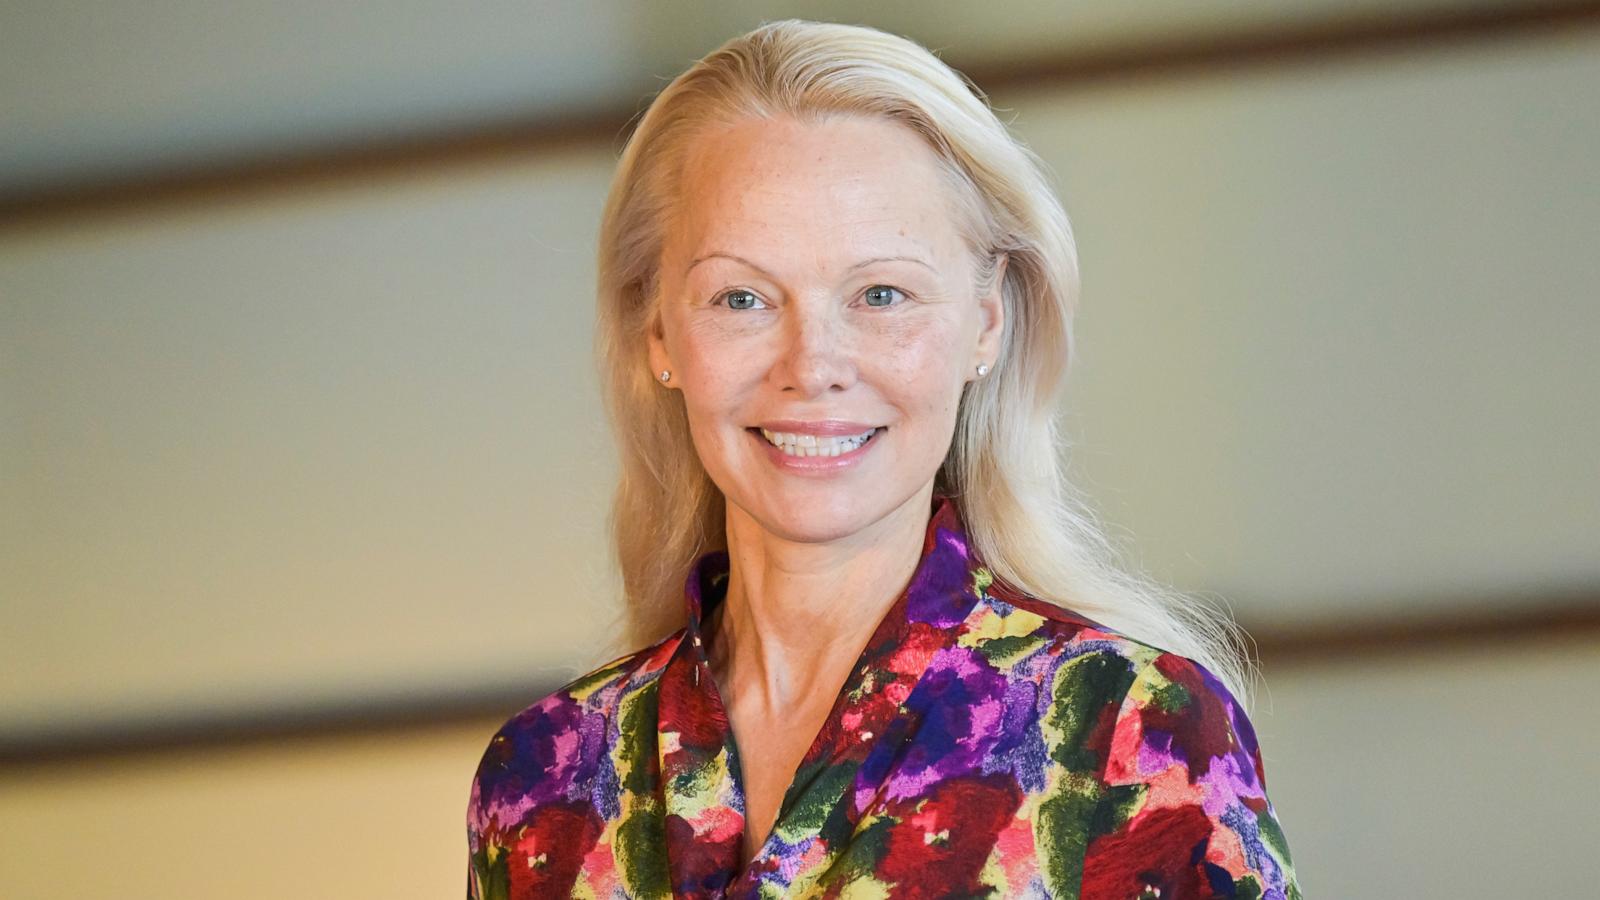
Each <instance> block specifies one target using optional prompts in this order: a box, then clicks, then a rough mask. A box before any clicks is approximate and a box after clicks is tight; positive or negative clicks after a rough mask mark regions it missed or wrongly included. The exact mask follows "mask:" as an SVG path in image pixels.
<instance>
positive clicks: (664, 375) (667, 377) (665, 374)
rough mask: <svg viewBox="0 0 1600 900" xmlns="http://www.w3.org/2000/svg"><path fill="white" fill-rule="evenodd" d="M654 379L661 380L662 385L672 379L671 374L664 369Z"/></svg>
mask: <svg viewBox="0 0 1600 900" xmlns="http://www.w3.org/2000/svg"><path fill="white" fill-rule="evenodd" d="M656 377H658V378H660V379H661V383H662V384H666V383H667V382H668V381H669V380H671V379H672V373H671V372H670V371H668V370H666V369H662V370H661V374H660V375H658V376H656Z"/></svg>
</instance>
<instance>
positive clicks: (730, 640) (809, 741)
mask: <svg viewBox="0 0 1600 900" xmlns="http://www.w3.org/2000/svg"><path fill="white" fill-rule="evenodd" d="M599 270H600V278H599V294H600V296H599V317H600V347H599V351H600V356H601V359H602V360H603V361H604V368H605V375H606V392H607V397H608V399H609V406H610V412H611V415H612V418H613V422H614V425H615V428H616V431H617V435H618V439H619V451H620V455H621V458H622V468H623V475H622V481H621V484H620V485H619V487H618V490H617V494H616V498H615V505H614V510H613V524H614V528H615V537H616V549H617V552H618V556H619V560H620V564H621V568H622V576H623V583H624V585H625V589H626V594H627V601H628V603H629V608H630V610H631V618H632V622H633V625H634V634H633V636H632V638H633V640H634V641H635V642H636V643H635V646H639V645H645V646H644V649H642V650H638V651H637V652H633V653H629V654H628V655H626V656H623V657H622V658H620V659H617V660H616V661H614V662H612V663H610V664H608V665H605V666H603V667H601V668H599V669H597V670H595V671H594V672H592V673H590V674H588V675H585V676H584V677H582V678H580V679H578V680H577V681H574V682H573V683H571V684H569V685H567V686H565V687H563V688H561V689H560V690H558V691H556V692H555V693H553V694H551V695H550V696H549V697H546V698H545V699H543V700H541V701H539V702H538V703H535V704H534V705H532V706H530V707H528V708H527V709H526V710H524V711H522V712H521V713H519V714H517V715H516V716H514V717H513V718H512V719H510V720H509V721H508V722H506V724H505V725H504V726H503V727H502V728H501V729H500V731H499V732H498V733H497V734H496V735H495V736H494V737H493V739H492V740H491V742H490V744H489V747H488V749H487V750H486V752H485V753H484V756H483V759H482V762H481V764H480V766H479V768H478V771H477V775H476V778H475V779H474V782H473V786H472V798H471V804H470V809H469V811H468V826H469V827H468V832H469V844H470V847H469V849H470V858H471V864H470V872H469V878H468V896H469V897H477V898H482V900H489V898H505V897H515V898H523V897H565V896H584V897H669V896H672V897H738V898H745V897H790V896H794V897H799V896H850V897H857V896H860V897H974V896H990V897H1023V896H1026V897H1081V898H1143V897H1161V898H1164V900H1173V898H1193V897H1253V898H1290V897H1298V896H1299V889H1298V887H1297V886H1296V883H1295V878H1294V874H1293V868H1292V864H1291V862H1290V856H1289V850H1288V847H1287V845H1286V842H1285V840H1284V836H1283V834H1282V832H1281V830H1280V829H1279V827H1278V825H1277V823H1276V819H1275V815H1274V811H1273V807H1272V804H1271V803H1270V802H1269V801H1268V799H1267V796H1266V793H1265V790H1264V780H1265V779H1264V774H1263V771H1262V766H1261V756H1260V753H1259V751H1258V749H1257V745H1256V741H1255V736H1254V733H1253V732H1252V730H1251V727H1250V723H1249V720H1248V719H1247V718H1246V715H1245V710H1244V708H1243V706H1242V705H1241V703H1240V700H1239V699H1238V698H1240V697H1242V696H1243V693H1244V691H1243V687H1244V684H1243V679H1244V667H1243V665H1242V664H1241V662H1240V661H1239V660H1238V659H1237V658H1236V656H1235V655H1234V653H1233V651H1232V649H1231V647H1232V645H1231V644H1230V642H1229V640H1228V634H1229V632H1228V630H1227V625H1226V623H1225V622H1223V621H1222V620H1220V619H1216V618H1214V617H1212V616H1211V615H1210V614H1209V612H1208V611H1207V610H1206V609H1205V608H1203V607H1199V606H1197V605H1195V604H1193V603H1192V602H1189V601H1187V600H1186V599H1185V598H1184V597H1182V596H1181V595H1178V594H1175V593H1173V592H1170V591H1166V590H1163V589H1161V588H1160V587H1158V586H1156V585H1153V584H1149V583H1146V582H1144V581H1142V580H1141V579H1138V578H1135V577H1133V576H1131V575H1129V574H1127V573H1125V572H1123V571H1121V570H1119V569H1118V568H1117V567H1116V565H1115V563H1114V561H1113V558H1112V554H1111V553H1110V552H1109V551H1108V549H1107V545H1106V542H1105V541H1104V540H1103V539H1102V537H1101V536H1100V535H1099V533H1098V532H1097V531H1096V529H1095V526H1094V525H1093V522H1092V520H1091V519H1090V517H1089V516H1088V515H1087V514H1085V513H1084V512H1083V510H1082V507H1081V505H1080V504H1079V503H1078V502H1077V501H1076V500H1075V499H1074V497H1073V495H1072V494H1071V493H1070V492H1069V488H1068V486H1067V485H1066V484H1064V483H1063V481H1062V478H1061V475H1060V474H1059V470H1058V468H1057V453H1058V443H1057V434H1056V430H1055V425H1054V414H1055V412H1056V403H1057V398H1058V388H1059V386H1060V382H1061V379H1062V376H1063V374H1064V372H1065V369H1066V365H1067V361H1068V358H1069V352H1070V350H1071V347H1072V331H1071V318H1072V312H1073V308H1074V305H1075V301H1076V294H1077V264H1076V256H1075V250H1074V246H1073V242H1072V237H1071V233H1070V231H1069V229H1068V225H1067V221H1066V217H1065V215H1064V213H1063V212H1062V209H1061V206H1060V204H1059V203H1058V201H1057V200H1056V199H1055V197H1054V196H1053V194H1052V193H1051V190H1050V187H1049V185H1048V183H1047V181H1046V179H1045V177H1044V176H1043V174H1042V172H1041V167H1040V166H1039V165H1038V163H1037V161H1036V160H1035V158H1034V157H1033V156H1032V155H1031V154H1030V153H1029V152H1028V151H1027V150H1026V149H1025V148H1024V147H1022V146H1021V145H1020V144H1019V143H1018V142H1017V141H1015V140H1014V139H1013V138H1012V137H1011V136H1010V135H1009V134H1008V133H1007V131H1006V129H1005V127H1004V126H1003V125H1002V124H1001V123H1000V122H999V121H998V120H997V119H996V118H995V116H994V115H993V113H992V112H991V111H990V109H989V107H988V105H987V103H986V102H985V100H984V99H983V98H982V96H981V95H980V94H978V93H977V92H976V91H975V90H974V89H973V88H972V87H971V86H969V85H968V84H967V83H966V82H965V81H964V80H963V79H962V78H961V76H959V75H958V74H957V73H955V72H953V71H952V70H951V69H949V68H948V67H946V66H945V65H944V64H943V63H941V62H940V61H939V60H938V59H937V58H935V57H934V56H933V55H932V54H931V53H929V52H928V51H927V50H925V49H923V48H921V47H919V46H917V45H916V44H914V43H912V42H910V41H907V40H904V39H902V38H899V37H895V36H892V35H888V34H884V33H882V32H879V31H875V30H872V29H868V28H861V27H853V26H844V25H829V24H818V23H810V22H799V21H784V22H777V23H772V24H769V25H766V26H763V27H761V28H759V29H757V30H755V31H753V32H751V33H749V34H746V35H743V36H741V37H739V38H736V39H734V40H732V41H730V42H729V43H727V44H726V45H724V46H723V47H721V48H720V49H718V50H716V51H715V52H713V53H711V54H710V55H708V56H706V57H705V58H704V59H702V60H700V61H699V62H697V63H696V64H695V65H694V66H693V67H691V68H690V69H689V70H688V71H686V72H685V73H683V74H682V75H680V76H679V77H678V78H677V79H676V80H674V81H673V82H672V83H671V84H670V85H668V86H667V87H666V88H665V89H664V90H663V91H662V92H661V93H660V95H659V96H657V97H656V99H655V101H654V102H653V104H652V105H651V106H650V108H649V110H648V111H647V112H646V113H645V115H644V116H643V118H642V119H641V121H640V122H639V124H638V127H637V129H636V130H635V132H634V133H633V135H632V137H631V139H630V140H629V143H628V145H627V148H626V149H625V151H624V152H623V154H622V159H621V162H620V165H619V167H618V170H617V174H616V178H615V181H614V183H613V186H612V190H611V194H610V197H609V199H608V201H607V204H606V209H605V217H604V222H603V224H602V228H601V237H600V248H599ZM662 635H666V636H665V637H663V636H662Z"/></svg>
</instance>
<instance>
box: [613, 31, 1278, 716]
mask: <svg viewBox="0 0 1600 900" xmlns="http://www.w3.org/2000/svg"><path fill="white" fill-rule="evenodd" d="M831 114H854V115H863V116H873V117H880V118H883V119H888V120H890V121H893V122H896V123H899V124H901V125H904V126H905V127H908V128H910V129H912V130H913V131H915V132H916V133H917V134H919V135H920V136H922V138H923V139H925V140H926V141H927V143H928V144H929V146H931V147H932V148H933V150H934V152H935V153H936V154H937V155H938V158H939V159H940V161H941V162H942V164H943V165H944V167H945V170H946V172H947V174H948V176H949V178H948V180H949V181H950V183H951V185H952V187H953V190H954V191H955V193H954V196H955V197H957V198H958V201H959V204H960V208H961V209H962V210H963V212H964V214H965V218H966V219H967V221H966V222H964V223H962V225H963V227H964V229H965V230H966V236H967V239H968V242H969V245H970V246H971V247H972V248H973V251H974V253H975V254H976V255H977V257H978V259H979V260H980V261H986V262H985V263H984V265H981V266H980V270H981V271H980V281H983V280H984V279H992V278H993V277H994V273H995V271H996V266H995V262H996V261H997V259H998V258H999V255H1000V254H1004V255H1005V256H1006V258H1007V265H1006V266H1005V269H1004V281H1003V283H1002V286H1001V288H1002V297H1003V302H1004V303H1005V309H1006V315H1005V322H1006V327H1005V332H1004V336H1003V338H1002V345H1001V350H1000V354H999V357H998V359H997V360H996V361H995V364H994V367H993V370H992V372H991V373H990V374H989V376H988V377H986V378H983V379H979V380H977V381H974V382H972V383H970V384H969V385H968V386H967V389H966V391H965V393H964V394H963V396H962V399H961V405H960V411H959V413H958V417H957V423H956V430H955V436H954V439H953V441H952V444H951V447H950V451H949V453H948V455H947V456H946V458H945V461H944V463H943V465H942V466H941V467H940V470H939V473H938V475H937V479H936V485H935V487H936V490H937V491H938V492H940V493H946V494H950V495H953V496H955V497H956V498H957V502H958V505H959V507H960V510H961V514H962V518H963V520H964V522H965V523H966V526H967V529H968V532H969V538H970V540H971V541H972V544H973V546H974V549H975V550H976V552H977V553H978V555H979V557H980V558H981V559H982V560H983V561H984V562H985V563H986V564H987V565H988V566H989V568H990V570H991V572H992V573H993V574H994V575H995V577H996V578H999V579H1001V580H1003V581H1005V582H1008V583H1009V584H1011V585H1012V586H1013V587H1015V588H1017V589H1018V590H1020V591H1022V592H1024V593H1027V594H1030V595H1032V596H1035V597H1038V598H1041V599H1044V600H1049V601H1052V602H1055V603H1059V604H1061V605H1063V606H1067V607H1069V608H1071V609H1073V610H1076V611H1077V612H1080V613H1082V614H1083V615H1085V616H1088V617H1090V618H1092V619H1094V620H1096V621H1098V622H1101V623H1103V624H1104V625H1106V626H1107V627H1109V628H1112V629H1114V630H1116V631H1118V632H1121V633H1122V634H1125V635H1127V636H1128V637H1131V638H1134V639H1135V640H1139V641H1143V642H1145V643H1147V644H1151V645H1154V646H1157V647H1160V648H1161V649H1164V650H1170V651H1173V652H1176V653H1179V654H1181V655H1183V656H1186V657H1189V658H1190V659H1192V660H1194V661H1195V662H1198V663H1200V664H1201V665H1203V666H1205V667H1206V668H1208V669H1210V670H1211V671H1212V672H1213V673H1215V674H1216V675H1217V676H1218V677H1219V678H1221V679H1222V681H1223V682H1224V683H1225V684H1226V685H1227V686H1228V687H1229V689H1230V690H1232V691H1233V692H1234V693H1235V694H1236V695H1237V696H1239V697H1240V699H1241V700H1246V701H1247V700H1248V693H1249V686H1250V685H1249V676H1250V667H1249V661H1248V657H1246V656H1244V655H1243V654H1242V653H1241V651H1240V647H1241V646H1242V645H1241V643H1240V641H1239V637H1238V629H1237V626H1235V625H1234V624H1233V623H1232V621H1231V620H1230V619H1229V618H1227V617H1226V616H1225V615H1223V614H1221V613H1220V612H1219V611H1218V610H1217V609H1216V608H1215V607H1213V606H1212V605H1211V604H1209V603H1207V602H1205V601H1203V600H1201V599H1199V598H1195V597H1191V596H1187V595H1184V594H1182V593H1179V592H1177V591H1175V590H1173V589H1171V588H1169V587H1167V586H1165V585H1162V584H1159V583H1157V582H1154V581H1152V580H1150V579H1148V578H1146V577H1144V576H1142V575H1139V574H1136V573H1134V572H1133V571H1130V570H1128V569H1126V568H1124V567H1123V566H1122V565H1120V564H1119V560H1118V554H1117V552H1116V550H1115V548H1114V547H1113V546H1112V545H1111V543H1110V542H1109V541H1108V539H1107V538H1106V536H1105V532H1104V530H1103V529H1102V528H1101V526H1100V525H1099V523H1098V522H1097V520H1096V518H1095V516H1094V514H1093V513H1092V512H1091V510H1090V509H1089V507H1088V505H1087V504H1086V503H1085V502H1084V500H1083V498H1082V497H1081V496H1080V495H1079V493H1078V492H1077V490H1076V489H1075V488H1074V487H1073V486H1072V485H1071V484H1069V483H1068V481H1067V480H1066V479H1065V477H1064V475H1063V472H1062V470H1061V459H1060V456H1059V450H1060V448H1061V446H1062V438H1061V436H1060V434H1059V432H1058V429H1057V424H1056V414H1057V404H1058V400H1059V398H1060V393H1061V389H1062V382H1063V379H1064V377H1065V375H1066V371H1067V366H1068V362H1069V360H1070V359H1071V358H1073V352H1072V347H1073V330H1072V315H1073V313H1074V311H1075V310H1076V307H1077V302H1078V289H1079V288H1078V284H1079V278H1078V258H1077V248H1076V246H1075V244H1074V241H1073V237H1072V231H1071V226H1070V225H1069V223H1068V221H1067V215H1066V212H1065V211H1064V210H1063V209H1062V207H1061V204H1060V202H1059V201H1058V200H1057V199H1056V195H1055V193H1054V191H1053V190H1052V188H1051V185H1050V183H1049V179H1048V177H1047V176H1046V171H1045V167H1044V165H1043V163H1042V162H1041V161H1040V160H1039V158H1038V157H1037V156H1036V155H1035V154H1034V153H1033V152H1032V151H1030V150H1029V149H1028V148H1026V147H1025V146H1023V145H1022V144H1021V143H1020V142H1018V141H1017V140H1016V139H1015V138H1013V137H1012V136H1011V134H1010V133H1009V132H1008V131H1007V129H1006V127H1005V125H1004V124H1003V123H1001V122H1000V120H999V119H997V118H996V117H995V115H994V113H993V111H992V110H991V109H990V107H989V104H988V101H987V98H986V97H985V96H984V95H983V94H982V92H981V91H980V90H979V89H978V88H977V87H976V86H974V85H972V84H971V83H970V82H969V81H967V80H966V79H965V78H964V77H963V76H961V75H960V74H958V73H957V72H956V71H954V70H953V69H951V68H950V67H948V66H946V65H945V64H944V63H943V62H941V61H940V60H939V59H938V58H937V57H936V56H934V55H933V54H932V53H930V52H929V51H928V50H926V49H924V48H923V47H921V46H920V45H918V44H916V43H914V42H912V41H910V40H907V39H905V38H901V37H898V36H895V35H891V34H887V33H885V32H882V31H878V30H876V29H872V28H865V27H860V26H853V25H838V24H828V23H818V22H806V21H800V20H785V21H779V22H771V23H768V24H765V25H763V26H761V27H760V28H757V29H755V30H754V31H751V32H749V33H748V34H744V35H742V36H740V37H737V38H734V39H733V40H731V41H729V42H727V43H726V44H724V45H723V46H721V47H719V48H718V49H716V50H715V51H713V52H712V53H710V54H709V55H707V56H706V57H704V58H703V59H701V60H699V61H698V62H696V63H695V64H694V65H693V66H692V67H690V68H689V69H688V70H687V71H685V72H684V73H683V74H681V75H679V76H678V77H677V78H675V79H673V81H672V82H671V83H670V84H668V85H667V86H666V88H664V89H663V90H662V91H661V92H660V93H659V94H658V95H657V96H656V98H655V99H654V101H653V102H652V103H651V104H650V106H649V108H648V109H647V110H646V111H645V113H644V115H643V117H642V118H641V119H640V120H639V122H638V125H637V127H636V128H635V130H634V131H633V134H632V135H631V137H630V138H629V139H628V142H627V145H626V147H625V148H624V149H623V151H622V156H621V159H620V161H619V164H618V166H617V171H616V175H615V178H614V180H613V182H612V186H611V192H610V195H609V196H608V198H607V200H606V206H605V212H604V217H603V219H602V221H601V226H600V241H599V280H598V290H599V311H598V316H599V321H598V330H597V334H596V342H597V353H598V357H599V360H600V367H601V370H602V372H601V375H602V379H603V381H604V393H605V398H606V404H607V408H608V411H609V413H610V416H611V421H612V426H613V428H615V430H616V435H617V439H618V449H619V454H620V457H621V470H622V471H621V479H620V482H619V483H618V485H617V490H616V496H615V498H614V501H613V506H612V518H611V528H612V532H613V538H614V541H615V550H616V553H617V557H618V562H619V563H620V566H621V571H622V585H623V592H624V594H625V599H626V608H627V613H626V615H627V620H628V626H629V627H628V629H627V631H628V635H627V639H628V640H629V641H631V642H633V643H634V644H635V645H637V644H642V643H647V642H649V641H653V640H657V639H659V638H660V637H661V636H663V635H665V634H666V633H668V632H670V631H672V630H673V629H675V628H678V627H680V626H681V625H682V624H683V615H684V609H683V601H682V591H683V582H684V579H685V578H686V577H687V574H688V571H689V569H690V567H691V565H692V564H693V562H694V560H695V559H696V558H697V557H698V556H699V555H700V554H702V553H704V552H706V551H707V550H711V549H719V548H722V547H723V546H724V545H725V540H726V539H725V536H724V534H723V526H724V519H723V516H724V501H723V497H722V493H721V492H720V491H719V490H718V489H717V487H716V486H715V485H714V484H713V483H712V481H711V479H710V478H709V476H707V474H706V472H705V469H704V468H703V467H702V466H701V464H700V460H699V458H698V456H697V455H696V453H695V450H694V446H693V444H692V443H691V441H690V437H689V428H688V420H687V418H686V416H685V413H684V408H683V403H682V400H681V397H680V395H679V393H678V392H677V391H667V390H662V389H661V387H660V386H659V385H658V384H657V383H656V382H655V379H654V377H653V375H652V373H651V372H650V371H649V365H648V362H647V359H646V356H645V348H646V335H647V331H648V329H649V328H650V327H652V322H653V319H654V316H655V314H656V310H655V302H656V288H657V275H658V266H659V260H660V255H661V247H662V243H663V231H664V229H665V227H667V225H668V223H669V221H670V218H671V204H672V202H673V200H674V197H675V187H676V185H675V179H676V177H677V175H678V172H679V168H680V164H681V161H682V159H683V154H684V151H685V148H686V147H687V146H688V144H689V143H690V142H691V141H692V140H693V138H694V137H695V135H696V134H697V133H699V132H700V130H701V129H703V128H704V127H706V126H707V125H710V124H718V123H731V122H735V121H738V120H740V119H743V118H748V117H752V116H757V117H774V116H792V117H798V118H808V117H819V116H826V115H831Z"/></svg>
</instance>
